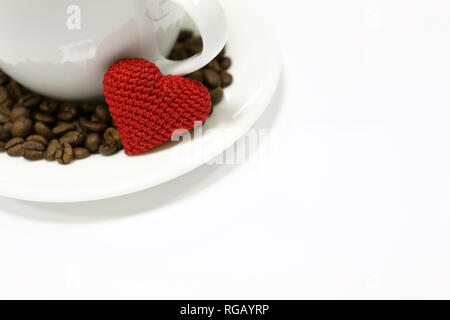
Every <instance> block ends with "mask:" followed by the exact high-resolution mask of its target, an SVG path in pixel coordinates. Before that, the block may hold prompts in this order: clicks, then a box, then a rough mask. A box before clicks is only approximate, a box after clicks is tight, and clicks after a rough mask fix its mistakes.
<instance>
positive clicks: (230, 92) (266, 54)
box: [0, 0, 281, 202]
mask: <svg viewBox="0 0 450 320" xmlns="http://www.w3.org/2000/svg"><path fill="white" fill-rule="evenodd" d="M221 3H222V5H223V8H224V10H225V15H226V18H227V20H228V21H229V28H230V30H229V41H228V47H227V48H228V55H229V56H230V57H231V58H232V59H233V66H232V69H231V71H230V72H231V73H232V74H233V75H234V79H235V81H234V83H233V85H232V86H231V87H229V88H227V89H226V90H225V99H224V101H223V102H222V103H221V104H219V105H218V106H216V107H215V110H214V113H213V115H212V117H211V118H210V119H208V120H207V122H206V124H205V125H204V126H203V135H202V136H201V137H200V138H198V139H194V140H193V142H192V143H190V144H178V145H173V144H169V145H165V146H163V147H161V148H159V149H157V150H154V151H153V152H151V153H149V154H146V155H142V156H137V157H127V156H126V155H125V154H124V153H121V154H118V155H116V156H113V157H109V158H106V157H102V156H92V157H91V158H89V159H87V160H83V161H78V162H74V163H73V164H71V165H69V166H60V165H58V164H56V163H54V162H45V161H41V162H28V161H26V160H24V159H16V158H11V157H8V156H7V155H5V154H2V155H0V166H1V168H2V174H1V175H0V195H2V196H6V197H11V198H17V199H24V200H31V201H40V202H78V201H88V200H96V199H104V198H110V197H115V196H119V195H124V194H128V193H132V192H135V191H139V190H143V189H146V188H149V187H152V186H155V185H158V184H161V183H163V182H166V181H168V180H171V179H173V178H175V177H178V176H180V175H183V174H185V173H187V172H189V171H191V170H193V169H194V168H196V167H198V166H200V165H202V164H203V163H205V162H206V161H208V160H210V159H212V158H213V157H214V156H216V155H217V154H219V153H220V152H222V151H223V150H225V149H226V148H227V147H228V146H230V145H231V144H232V143H234V142H235V141H236V140H237V139H239V138H240V137H241V136H242V135H243V134H245V133H246V132H247V131H248V129H249V128H250V127H251V126H252V125H253V124H254V123H255V121H256V120H257V119H258V118H259V117H260V115H261V114H262V113H263V111H264V110H265V108H266V106H267V105H268V103H269V102H270V99H271V97H272V96H273V94H274V91H275V89H276V86H277V83H278V80H279V74H280V69H281V64H280V54H279V47H278V42H277V39H276V37H275V36H274V33H273V32H272V30H271V27H270V25H268V24H267V22H266V21H265V20H264V19H263V18H262V17H260V16H259V15H257V14H255V13H254V10H253V7H252V6H251V5H250V3H249V2H247V1H242V0H222V1H221ZM261 65H264V68H261ZM193 155H195V156H193Z"/></svg>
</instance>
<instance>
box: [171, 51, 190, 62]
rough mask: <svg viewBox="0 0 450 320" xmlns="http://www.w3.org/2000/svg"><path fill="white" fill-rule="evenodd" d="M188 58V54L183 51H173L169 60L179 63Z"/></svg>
mask: <svg viewBox="0 0 450 320" xmlns="http://www.w3.org/2000/svg"><path fill="white" fill-rule="evenodd" d="M187 58H189V54H188V53H187V52H186V51H185V50H174V51H172V53H171V54H170V56H169V59H170V60H175V61H180V60H184V59H187Z"/></svg>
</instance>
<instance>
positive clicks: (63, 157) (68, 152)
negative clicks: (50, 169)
mask: <svg viewBox="0 0 450 320" xmlns="http://www.w3.org/2000/svg"><path fill="white" fill-rule="evenodd" d="M55 159H56V161H58V162H59V163H60V164H69V163H71V162H72V160H73V149H72V146H71V145H70V144H68V143H60V144H59V145H58V147H57V148H56V153H55Z"/></svg>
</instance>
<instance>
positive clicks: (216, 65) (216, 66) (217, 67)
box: [207, 59, 222, 72]
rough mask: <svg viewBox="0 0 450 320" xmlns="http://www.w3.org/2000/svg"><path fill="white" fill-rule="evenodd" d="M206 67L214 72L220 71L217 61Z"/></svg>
mask: <svg viewBox="0 0 450 320" xmlns="http://www.w3.org/2000/svg"><path fill="white" fill-rule="evenodd" d="M207 67H208V68H210V69H213V70H214V71H216V72H220V71H222V67H221V66H220V63H219V61H217V60H216V59H214V60H213V61H211V62H210V63H208V65H207Z"/></svg>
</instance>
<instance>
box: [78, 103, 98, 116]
mask: <svg viewBox="0 0 450 320" xmlns="http://www.w3.org/2000/svg"><path fill="white" fill-rule="evenodd" d="M80 108H81V111H83V112H84V113H85V114H91V113H94V111H95V105H93V104H88V103H84V104H82V105H81V107H80Z"/></svg>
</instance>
